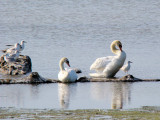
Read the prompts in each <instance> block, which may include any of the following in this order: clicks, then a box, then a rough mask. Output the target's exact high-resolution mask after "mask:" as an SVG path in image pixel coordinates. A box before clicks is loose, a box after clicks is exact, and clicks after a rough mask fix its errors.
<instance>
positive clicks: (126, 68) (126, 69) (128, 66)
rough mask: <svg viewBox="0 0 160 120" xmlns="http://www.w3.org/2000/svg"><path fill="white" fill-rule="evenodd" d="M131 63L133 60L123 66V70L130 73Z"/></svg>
mask: <svg viewBox="0 0 160 120" xmlns="http://www.w3.org/2000/svg"><path fill="white" fill-rule="evenodd" d="M130 63H132V62H131V61H128V62H127V64H125V65H124V66H123V67H122V68H121V70H122V71H124V72H125V73H127V74H128V71H129V70H130V67H131V65H130Z"/></svg>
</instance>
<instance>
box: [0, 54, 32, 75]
mask: <svg viewBox="0 0 160 120" xmlns="http://www.w3.org/2000/svg"><path fill="white" fill-rule="evenodd" d="M31 71H32V62H31V58H30V57H29V56H24V55H20V56H19V58H18V59H17V60H16V62H13V63H7V62H6V61H5V60H4V55H2V56H1V58H0V72H1V73H2V74H5V75H23V74H27V73H29V72H31Z"/></svg>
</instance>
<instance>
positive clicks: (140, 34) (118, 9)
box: [0, 0, 160, 109]
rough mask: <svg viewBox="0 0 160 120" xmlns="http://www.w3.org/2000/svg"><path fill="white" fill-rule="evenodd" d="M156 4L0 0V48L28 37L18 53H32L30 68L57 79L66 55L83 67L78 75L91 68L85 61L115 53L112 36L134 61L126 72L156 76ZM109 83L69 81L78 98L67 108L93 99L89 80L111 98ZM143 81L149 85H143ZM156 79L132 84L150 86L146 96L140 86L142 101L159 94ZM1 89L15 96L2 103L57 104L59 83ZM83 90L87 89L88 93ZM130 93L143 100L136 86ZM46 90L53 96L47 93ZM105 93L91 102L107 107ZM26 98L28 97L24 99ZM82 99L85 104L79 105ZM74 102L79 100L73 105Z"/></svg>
mask: <svg viewBox="0 0 160 120" xmlns="http://www.w3.org/2000/svg"><path fill="white" fill-rule="evenodd" d="M159 10H160V1H159V0H152V1H150V0H141V1H139V0H132V1H126V0H115V1H105V0H99V1H97V0H86V1H79V0H77V1H75V0H45V1H43V0H34V1H33V0H15V1H12V0H5V1H2V0H0V18H1V19H0V44H1V49H5V48H6V46H5V45H6V44H14V43H16V42H20V41H21V40H25V41H27V44H26V46H25V49H24V51H23V52H22V54H24V55H29V56H30V57H31V59H32V64H33V71H36V72H39V74H40V75H41V76H43V77H46V78H53V79H57V74H58V71H59V66H58V63H59V60H60V58H61V57H64V56H65V57H68V58H69V60H70V64H71V67H73V68H80V69H81V70H82V71H83V73H82V74H81V75H80V76H88V74H89V73H90V72H91V71H89V67H90V65H91V64H92V63H93V61H94V60H95V59H96V58H98V57H103V56H108V55H113V54H112V53H111V51H110V44H111V42H112V41H113V40H115V39H118V40H120V41H121V42H122V44H123V50H124V51H125V52H126V54H127V59H126V61H128V60H130V61H132V62H133V64H132V65H131V70H130V71H129V73H130V74H133V75H134V76H135V77H139V78H159V68H160V64H159V54H160V50H159V46H160V40H159V38H160V21H159V20H160V16H159ZM0 55H2V53H0ZM123 75H124V73H123V72H121V71H120V72H119V73H117V75H116V77H121V76H123ZM4 77H10V76H3V75H0V78H4ZM111 84H116V83H85V84H81V83H78V84H74V85H70V86H72V87H73V89H74V90H73V91H72V87H71V88H70V86H69V87H67V89H71V90H69V91H70V92H71V91H72V92H73V93H72V92H71V94H73V96H74V94H76V95H77V97H78V99H76V100H77V101H79V103H76V102H77V101H73V102H70V103H72V104H70V107H69V108H73V109H74V108H87V107H88V106H89V105H90V104H92V105H94V102H96V99H95V100H94V99H93V102H90V99H92V97H91V94H94V93H93V92H92V91H93V90H92V91H91V90H90V89H89V88H91V86H95V87H94V89H95V90H96V89H98V86H103V89H107V90H108V89H109V90H110V91H109V92H107V90H102V91H103V92H102V93H101V94H105V93H106V94H105V95H109V96H107V98H108V99H109V100H110V102H111V99H112V98H113V97H112V90H111V89H113V88H114V85H111ZM118 84H119V83H118ZM105 85H106V86H105ZM120 85H121V84H120ZM140 85H141V86H140ZM145 85H147V86H149V87H147V88H146V87H145ZM157 85H159V83H155V82H153V83H145V84H144V83H134V84H132V85H131V88H133V86H135V87H136V86H140V87H138V89H139V91H143V89H146V90H145V91H148V92H151V93H150V96H149V95H148V92H145V91H143V92H144V93H143V95H144V96H145V97H147V98H146V100H145V101H147V100H150V99H151V98H153V97H152V95H155V96H156V94H158V93H154V92H155V91H153V90H155V89H156V88H155V86H157ZM115 86H116V85H115ZM122 86H123V85H122ZM122 86H120V89H122V88H121V87H122ZM126 87H127V86H126ZM127 88H128V87H127ZM0 89H2V90H1V91H4V92H8V93H7V95H9V96H8V97H9V98H10V99H8V97H2V98H0V99H3V100H2V101H4V102H5V101H7V100H9V101H10V100H12V99H11V98H12V96H15V99H13V101H12V102H11V104H9V103H10V102H8V104H7V102H6V104H2V103H0V104H2V105H1V106H3V105H4V106H5V105H6V106H12V105H13V106H16V105H19V106H20V107H23V105H24V107H29V106H30V107H32V106H37V107H40V108H43V107H49V108H50V107H52V106H55V108H59V101H58V95H57V94H58V90H59V87H58V85H57V84H44V85H38V86H32V85H1V86H0ZM44 89H45V90H44ZM49 89H50V90H49ZM75 89H76V90H77V91H78V92H77V91H75ZM88 89H89V90H88ZM92 89H93V88H92ZM157 89H158V88H157ZM24 90H25V91H24ZM131 90H132V89H131ZM135 90H136V89H133V90H132V91H135ZM18 91H19V92H20V93H21V94H22V93H23V92H24V93H25V92H27V93H26V94H22V95H21V96H22V97H20V96H19V94H20V93H19V92H18ZM29 91H30V92H29ZM36 91H38V93H37V92H36ZM86 91H87V92H89V91H90V92H89V93H88V94H87V92H86ZM17 92H18V93H17ZM33 93H36V94H33ZM133 93H134V94H133ZM133 93H132V94H131V95H130V96H131V98H132V100H134V102H135V103H134V106H141V105H142V103H143V102H144V103H145V101H144V99H143V100H142V101H143V102H140V103H139V101H136V99H137V97H139V96H137V95H138V94H139V92H138V93H137V92H133ZM1 94H2V93H1ZM39 94H40V95H39ZM41 94H43V95H42V96H41ZM101 94H100V93H98V91H97V95H99V96H101ZM25 95H26V96H25ZM27 95H28V96H27ZM83 95H84V96H83ZM88 95H89V97H88ZM132 95H134V97H132ZM29 96H32V97H29ZM39 96H41V97H39ZM45 96H47V97H49V98H50V97H51V98H50V99H48V98H46V97H45ZM93 96H94V95H93ZM102 96H103V95H102ZM37 97H38V98H37ZM32 98H33V99H32ZM34 98H35V99H34ZM73 98H74V97H73ZM81 98H82V99H81ZM107 98H106V97H100V98H99V97H98V99H100V102H102V104H101V105H99V102H97V103H98V104H95V105H96V106H94V107H95V108H96V107H98V108H111V106H112V105H111V103H108V102H107V103H106V101H107ZM48 100H50V101H52V102H49V103H50V105H49V103H48V102H47V101H48ZM26 101H28V102H27V104H26ZM91 101H92V100H91ZM97 101H98V100H97ZM151 101H152V100H151ZM155 101H156V100H155ZM19 102H21V103H19ZM41 102H43V104H41ZM81 102H82V103H84V104H83V105H81V104H80V103H81ZM13 103H15V104H16V105H15V104H13ZM73 103H75V104H73ZM151 103H152V104H151ZM155 103H156V102H154V101H152V102H149V103H147V104H149V105H154V104H155ZM22 104H23V105H22ZM77 104H78V106H77V107H74V105H77ZM88 104H89V105H88ZM104 104H105V105H104ZM72 106H73V107H72ZM90 106H91V105H90ZM124 106H125V105H124Z"/></svg>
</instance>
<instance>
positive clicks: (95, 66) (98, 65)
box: [90, 56, 114, 72]
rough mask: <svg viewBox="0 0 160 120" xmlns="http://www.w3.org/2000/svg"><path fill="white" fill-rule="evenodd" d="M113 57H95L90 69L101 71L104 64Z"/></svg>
mask: <svg viewBox="0 0 160 120" xmlns="http://www.w3.org/2000/svg"><path fill="white" fill-rule="evenodd" d="M113 59H114V56H107V57H101V58H97V59H96V60H95V62H94V63H93V64H92V65H91V67H90V70H96V71H99V72H100V71H103V70H104V69H105V67H106V65H107V64H108V63H109V62H110V61H112V60H113Z"/></svg>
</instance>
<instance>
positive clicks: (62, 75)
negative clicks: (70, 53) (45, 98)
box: [58, 57, 78, 82]
mask: <svg viewBox="0 0 160 120" xmlns="http://www.w3.org/2000/svg"><path fill="white" fill-rule="evenodd" d="M64 63H66V64H67V65H68V66H69V67H70V64H69V60H68V59H67V58H65V57H64V58H62V59H61V60H60V62H59V67H60V72H59V73H58V79H59V80H60V81H61V82H75V81H76V80H77V78H78V76H77V73H76V72H75V70H73V69H64Z"/></svg>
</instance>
